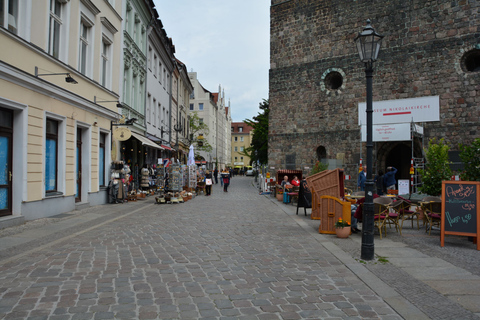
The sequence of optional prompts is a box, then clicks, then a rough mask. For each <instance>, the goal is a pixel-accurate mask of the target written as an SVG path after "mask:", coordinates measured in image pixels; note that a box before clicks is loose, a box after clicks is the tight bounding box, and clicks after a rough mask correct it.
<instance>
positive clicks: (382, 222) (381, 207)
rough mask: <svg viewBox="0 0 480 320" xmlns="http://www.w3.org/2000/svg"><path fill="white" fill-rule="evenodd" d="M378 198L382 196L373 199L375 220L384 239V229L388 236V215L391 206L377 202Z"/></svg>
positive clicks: (375, 224)
mask: <svg viewBox="0 0 480 320" xmlns="http://www.w3.org/2000/svg"><path fill="white" fill-rule="evenodd" d="M377 199H380V198H376V199H374V200H373V214H374V215H373V219H374V220H373V221H374V226H375V227H377V228H378V232H379V233H380V239H382V230H383V231H384V233H385V236H387V228H386V220H387V217H388V210H389V207H388V205H385V204H382V203H379V202H375V200H377Z"/></svg>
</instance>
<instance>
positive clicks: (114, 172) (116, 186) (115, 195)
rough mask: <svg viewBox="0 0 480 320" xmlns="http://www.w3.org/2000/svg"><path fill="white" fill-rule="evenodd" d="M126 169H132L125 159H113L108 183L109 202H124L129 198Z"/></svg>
mask: <svg viewBox="0 0 480 320" xmlns="http://www.w3.org/2000/svg"><path fill="white" fill-rule="evenodd" d="M126 171H130V169H129V168H128V166H125V165H124V163H123V161H113V162H112V163H111V166H110V182H109V183H108V203H122V202H124V201H125V200H126V199H127V195H126V194H127V187H126V185H125V181H126V179H125V178H126V177H125V175H126Z"/></svg>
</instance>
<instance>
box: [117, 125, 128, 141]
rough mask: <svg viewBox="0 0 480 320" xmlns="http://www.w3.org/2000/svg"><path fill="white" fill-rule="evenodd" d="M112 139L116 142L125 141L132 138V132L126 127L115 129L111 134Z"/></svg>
mask: <svg viewBox="0 0 480 320" xmlns="http://www.w3.org/2000/svg"><path fill="white" fill-rule="evenodd" d="M112 135H113V138H114V139H115V140H117V141H126V140H128V139H130V137H131V136H132V132H131V131H130V129H128V128H127V127H115V128H114V129H113V132H112Z"/></svg>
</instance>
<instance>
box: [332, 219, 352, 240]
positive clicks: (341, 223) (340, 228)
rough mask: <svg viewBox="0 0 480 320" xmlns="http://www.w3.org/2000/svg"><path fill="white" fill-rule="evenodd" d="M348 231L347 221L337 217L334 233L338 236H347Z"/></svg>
mask: <svg viewBox="0 0 480 320" xmlns="http://www.w3.org/2000/svg"><path fill="white" fill-rule="evenodd" d="M350 232H351V228H350V222H349V221H345V220H343V219H342V218H339V219H338V221H337V222H335V233H336V234H337V237H338V238H347V237H348V236H349V235H350Z"/></svg>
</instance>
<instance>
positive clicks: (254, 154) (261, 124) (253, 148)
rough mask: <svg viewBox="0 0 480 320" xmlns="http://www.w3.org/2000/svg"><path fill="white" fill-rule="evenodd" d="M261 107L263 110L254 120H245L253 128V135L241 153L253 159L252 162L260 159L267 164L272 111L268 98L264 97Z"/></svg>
mask: <svg viewBox="0 0 480 320" xmlns="http://www.w3.org/2000/svg"><path fill="white" fill-rule="evenodd" d="M259 108H260V110H261V112H259V113H258V115H257V116H255V117H253V120H250V119H246V120H244V122H245V123H246V124H248V125H249V126H251V127H252V128H253V135H252V141H251V144H250V146H249V147H247V148H245V149H244V151H243V152H241V154H243V155H245V156H247V157H249V158H250V159H252V162H255V161H257V160H258V161H259V162H260V163H261V164H266V163H268V114H269V112H270V108H269V103H268V100H265V99H263V101H262V102H261V103H260V104H259Z"/></svg>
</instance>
